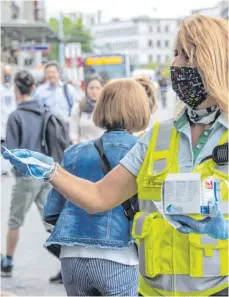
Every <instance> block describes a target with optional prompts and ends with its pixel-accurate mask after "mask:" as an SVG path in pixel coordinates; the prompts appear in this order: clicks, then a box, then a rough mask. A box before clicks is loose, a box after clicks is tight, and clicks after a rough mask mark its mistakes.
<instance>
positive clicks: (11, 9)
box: [1, 0, 45, 23]
mask: <svg viewBox="0 0 229 297" xmlns="http://www.w3.org/2000/svg"><path fill="white" fill-rule="evenodd" d="M15 20H18V21H19V20H20V21H25V22H35V21H44V20H45V2H44V1H40V0H29V1H26V0H25V1H7V0H6V1H1V23H8V22H12V21H15Z"/></svg>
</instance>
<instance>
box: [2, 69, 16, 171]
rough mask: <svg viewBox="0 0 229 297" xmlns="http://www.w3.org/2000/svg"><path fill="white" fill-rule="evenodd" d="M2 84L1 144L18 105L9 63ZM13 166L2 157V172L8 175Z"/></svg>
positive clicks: (3, 72) (4, 71)
mask: <svg viewBox="0 0 229 297" xmlns="http://www.w3.org/2000/svg"><path fill="white" fill-rule="evenodd" d="M2 80H3V82H2V84H1V85H0V98H1V145H3V144H4V142H5V138H6V124H7V120H8V118H9V115H10V114H11V112H13V111H14V110H15V109H16V107H17V105H16V99H15V94H14V88H13V83H12V68H11V67H10V66H8V65H5V66H4V67H3V71H2ZM11 168H12V166H10V164H9V163H8V162H6V160H4V158H2V157H1V174H2V175H8V174H9V173H10V169H11Z"/></svg>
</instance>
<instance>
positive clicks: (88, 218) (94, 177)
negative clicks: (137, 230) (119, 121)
mask: <svg viewBox="0 0 229 297" xmlns="http://www.w3.org/2000/svg"><path fill="white" fill-rule="evenodd" d="M102 140H103V146H104V152H105V155H106V156H107V158H108V160H109V162H110V164H111V166H112V168H114V167H115V166H116V165H118V164H119V161H120V160H121V159H122V158H123V157H124V156H125V155H126V153H127V152H128V151H129V150H130V149H131V148H132V147H133V146H134V145H135V143H136V142H137V138H136V137H135V136H133V135H131V134H129V133H128V132H127V131H124V130H117V131H110V132H106V133H104V135H103V136H102ZM62 165H63V167H64V168H65V169H66V170H67V171H68V172H70V173H71V174H73V175H75V176H77V177H80V178H83V179H87V180H89V181H92V182H97V181H99V180H100V179H102V178H103V176H104V174H103V172H102V170H101V167H100V157H99V154H98V152H97V150H96V148H95V147H94V145H93V141H89V142H84V143H80V144H76V145H72V146H71V147H70V148H69V149H67V150H66V152H65V154H64V160H63V164H62ZM108 199H109V193H108ZM55 216H56V217H58V216H59V217H58V220H57V222H56V224H55V228H54V231H53V232H52V234H51V236H50V237H49V238H48V240H47V242H46V244H45V246H46V247H48V248H49V249H50V248H51V246H52V245H53V246H57V247H59V246H61V245H67V246H72V245H82V246H88V247H100V248H114V249H120V248H124V247H127V246H130V245H131V244H132V243H133V242H134V240H133V238H132V237H131V227H132V226H131V222H129V221H128V219H127V218H126V217H125V215H124V211H123V207H122V206H121V205H120V206H118V207H115V208H113V209H112V210H109V211H105V212H100V213H96V214H93V215H92V214H89V213H87V212H86V211H84V210H83V209H81V208H80V207H78V206H77V205H76V204H74V203H72V202H71V201H68V200H66V199H65V198H64V197H63V196H62V195H61V194H60V193H58V192H57V191H56V190H55V189H53V190H52V191H51V192H50V193H49V196H48V200H47V203H46V206H45V211H44V219H45V220H46V221H47V222H48V218H49V217H53V218H55ZM50 250H51V249H50Z"/></svg>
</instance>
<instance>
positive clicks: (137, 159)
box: [120, 129, 152, 176]
mask: <svg viewBox="0 0 229 297" xmlns="http://www.w3.org/2000/svg"><path fill="white" fill-rule="evenodd" d="M151 135H152V129H151V130H149V131H148V132H147V133H146V134H145V135H144V136H143V137H142V138H140V139H139V141H138V142H137V143H136V144H135V146H134V147H133V148H132V149H131V150H130V151H129V152H128V153H127V154H126V156H125V157H124V158H123V159H122V160H121V161H120V164H121V165H122V166H123V167H125V168H126V169H127V170H128V171H129V172H130V173H132V174H133V175H134V176H137V175H138V173H139V171H140V169H141V167H142V164H143V161H144V158H145V155H146V152H147V150H148V145H149V142H150V139H151Z"/></svg>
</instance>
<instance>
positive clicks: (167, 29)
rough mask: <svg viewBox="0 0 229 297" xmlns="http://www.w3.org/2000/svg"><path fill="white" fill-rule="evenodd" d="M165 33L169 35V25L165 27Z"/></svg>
mask: <svg viewBox="0 0 229 297" xmlns="http://www.w3.org/2000/svg"><path fill="white" fill-rule="evenodd" d="M165 32H166V33H169V26H168V25H167V26H165Z"/></svg>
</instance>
